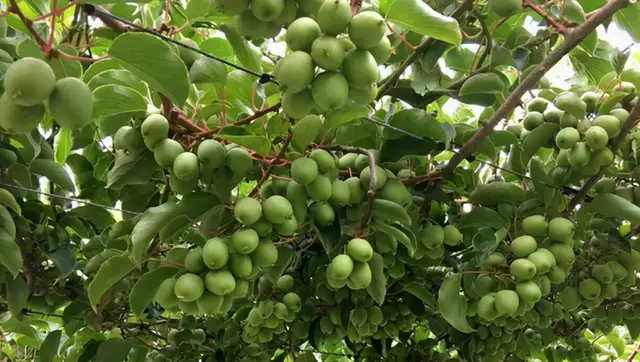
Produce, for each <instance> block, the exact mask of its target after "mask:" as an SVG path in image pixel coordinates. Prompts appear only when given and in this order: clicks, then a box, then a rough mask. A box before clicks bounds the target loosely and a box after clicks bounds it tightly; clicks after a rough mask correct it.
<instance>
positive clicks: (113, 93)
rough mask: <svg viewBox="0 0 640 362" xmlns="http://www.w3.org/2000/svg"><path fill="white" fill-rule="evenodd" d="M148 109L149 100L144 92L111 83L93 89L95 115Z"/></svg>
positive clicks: (104, 115) (112, 114)
mask: <svg viewBox="0 0 640 362" xmlns="http://www.w3.org/2000/svg"><path fill="white" fill-rule="evenodd" d="M146 110H147V101H146V100H145V99H144V97H143V96H142V94H140V93H138V91H136V90H134V89H132V88H129V87H123V86H121V85H117V84H110V85H103V86H101V87H98V88H96V89H94V90H93V116H94V117H98V118H100V117H108V116H114V115H116V114H121V113H129V112H137V111H146Z"/></svg>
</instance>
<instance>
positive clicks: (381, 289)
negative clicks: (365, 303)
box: [367, 253, 387, 305]
mask: <svg viewBox="0 0 640 362" xmlns="http://www.w3.org/2000/svg"><path fill="white" fill-rule="evenodd" d="M369 268H370V269H371V284H369V286H367V292H369V295H370V296H371V298H373V300H375V301H376V303H378V305H382V304H383V303H384V297H385V296H386V295H387V285H386V284H387V283H386V278H385V276H384V260H383V259H382V256H380V254H378V253H373V257H371V260H369Z"/></svg>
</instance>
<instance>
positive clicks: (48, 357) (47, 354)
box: [38, 329, 62, 362]
mask: <svg viewBox="0 0 640 362" xmlns="http://www.w3.org/2000/svg"><path fill="white" fill-rule="evenodd" d="M60 337H62V330H61V329H58V330H55V331H53V332H49V334H48V335H47V338H45V339H44V342H42V345H41V346H40V351H39V353H38V357H39V358H40V360H39V361H40V362H53V360H54V358H55V357H56V356H57V355H58V348H59V347H60Z"/></svg>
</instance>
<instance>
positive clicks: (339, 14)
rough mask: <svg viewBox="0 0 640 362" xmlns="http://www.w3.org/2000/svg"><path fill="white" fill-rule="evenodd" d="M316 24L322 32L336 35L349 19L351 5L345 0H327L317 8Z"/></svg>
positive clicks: (347, 23)
mask: <svg viewBox="0 0 640 362" xmlns="http://www.w3.org/2000/svg"><path fill="white" fill-rule="evenodd" d="M317 19H318V24H319V25H320V29H321V30H322V32H323V33H324V34H328V35H338V34H340V33H342V32H343V31H344V30H345V29H346V27H347V25H349V22H350V21H351V5H350V4H349V2H348V1H346V0H328V1H325V2H324V3H323V4H322V6H320V9H318V15H317Z"/></svg>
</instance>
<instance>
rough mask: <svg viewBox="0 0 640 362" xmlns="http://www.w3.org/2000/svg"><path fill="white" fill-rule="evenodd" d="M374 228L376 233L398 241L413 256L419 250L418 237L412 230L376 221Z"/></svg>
mask: <svg viewBox="0 0 640 362" xmlns="http://www.w3.org/2000/svg"><path fill="white" fill-rule="evenodd" d="M371 226H372V228H373V229H374V230H376V231H379V232H382V233H385V234H387V235H389V236H391V237H392V238H394V239H396V240H398V241H399V242H400V243H401V244H402V245H404V246H405V247H406V248H407V250H408V251H409V255H413V253H415V251H416V249H417V248H418V241H417V239H416V236H415V235H414V234H413V232H411V230H408V229H405V228H403V227H402V226H401V225H399V224H394V225H389V224H387V223H383V222H379V221H374V222H373V223H372V224H371Z"/></svg>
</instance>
